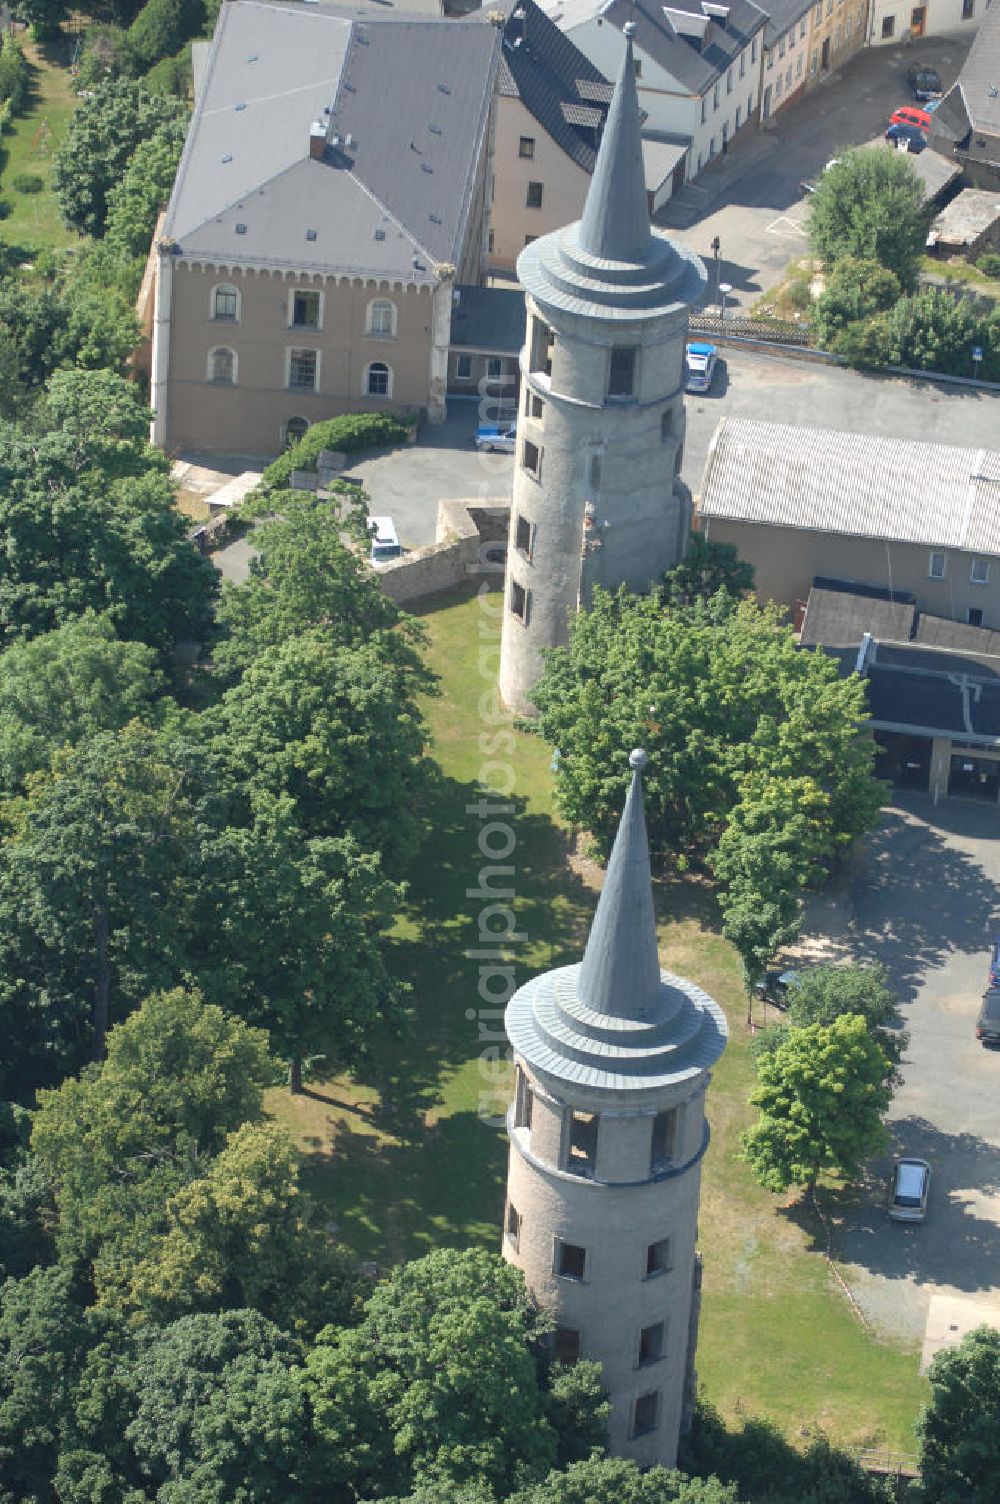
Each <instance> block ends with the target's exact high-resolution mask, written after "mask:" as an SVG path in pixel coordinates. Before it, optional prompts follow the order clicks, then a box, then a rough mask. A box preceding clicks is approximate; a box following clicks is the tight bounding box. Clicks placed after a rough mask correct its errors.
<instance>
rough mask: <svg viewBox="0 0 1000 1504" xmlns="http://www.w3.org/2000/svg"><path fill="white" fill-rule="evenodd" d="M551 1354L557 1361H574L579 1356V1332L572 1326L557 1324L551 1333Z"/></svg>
mask: <svg viewBox="0 0 1000 1504" xmlns="http://www.w3.org/2000/svg"><path fill="white" fill-rule="evenodd" d="M552 1356H553V1358H554V1359H555V1361H556V1362H557V1363H576V1362H578V1360H579V1357H580V1333H579V1332H578V1331H577V1330H576V1328H575V1327H572V1326H557V1327H556V1329H555V1331H554V1332H553V1334H552Z"/></svg>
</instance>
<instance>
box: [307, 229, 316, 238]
mask: <svg viewBox="0 0 1000 1504" xmlns="http://www.w3.org/2000/svg"><path fill="white" fill-rule="evenodd" d="M306 239H307V240H315V239H316V231H315V230H307V231H306Z"/></svg>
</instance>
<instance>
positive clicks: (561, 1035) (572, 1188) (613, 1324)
mask: <svg viewBox="0 0 1000 1504" xmlns="http://www.w3.org/2000/svg"><path fill="white" fill-rule="evenodd" d="M645 761H646V758H645V754H644V753H643V752H638V751H637V752H633V753H632V755H631V757H630V759H629V762H630V766H631V768H632V779H631V786H630V788H629V791H628V795H627V797H626V800H625V808H624V811H623V814H622V818H621V824H620V826H619V829H618V835H617V837H616V839H615V845H614V850H613V851H612V853H611V860H610V862H609V863H608V870H607V875H606V877H605V879H604V887H603V889H602V892H601V897H600V900H599V902H598V905H597V913H596V914H595V916H594V922H593V926H592V928H591V931H590V937H589V939H588V941H587V947H586V950H585V952H584V957H583V961H582V962H581V963H580V964H579V965H575V966H563V967H560V968H558V969H557V970H555V971H548V972H544V973H542V974H541V975H540V976H536V977H533V978H531V980H530V981H528V982H527V983H525V985H524V986H523V987H520V988H519V989H518V990H517V992H515V993H514V995H513V997H512V998H511V1000H510V1002H509V1004H508V1006H507V1013H506V1020H505V1022H506V1028H507V1034H508V1037H509V1039H510V1042H511V1045H512V1046H513V1050H514V1060H515V1064H516V1091H515V1097H514V1103H513V1106H512V1107H511V1110H510V1115H509V1118H508V1128H509V1134H510V1161H509V1170H508V1178H507V1205H506V1213H505V1221H504V1236H503V1253H504V1257H505V1258H506V1259H507V1260H508V1261H509V1262H510V1263H512V1264H514V1265H516V1267H517V1268H519V1269H521V1270H522V1271H523V1272H524V1276H525V1279H526V1280H527V1283H528V1287H529V1289H530V1290H531V1292H532V1294H533V1295H534V1296H535V1298H536V1300H537V1301H538V1302H539V1304H540V1305H541V1306H543V1307H544V1308H545V1309H546V1310H548V1311H551V1312H552V1314H553V1316H554V1318H555V1323H556V1330H555V1333H554V1339H553V1348H554V1356H555V1357H556V1358H557V1359H562V1360H564V1361H570V1362H572V1361H574V1360H575V1359H576V1358H580V1357H582V1358H587V1359H590V1360H591V1361H594V1362H597V1363H600V1364H601V1366H602V1370H603V1373H602V1377H603V1382H604V1386H605V1388H606V1389H607V1391H608V1395H609V1397H610V1400H611V1419H610V1423H609V1427H608V1433H609V1442H610V1446H611V1450H612V1452H613V1453H615V1454H616V1455H618V1456H623V1457H631V1458H633V1459H634V1460H635V1461H636V1462H638V1463H639V1464H640V1465H641V1466H643V1467H646V1466H650V1465H652V1464H654V1463H664V1464H666V1465H667V1466H672V1465H673V1464H674V1462H675V1460H676V1456H677V1442H678V1437H679V1434H680V1432H681V1429H682V1427H683V1426H684V1423H685V1421H686V1420H687V1419H689V1418H690V1411H691V1405H692V1402H693V1398H694V1356H695V1346H696V1341H697V1328H698V1307H699V1290H700V1265H699V1260H698V1257H697V1253H696V1246H695V1244H696V1238H697V1232H698V1199H699V1193H700V1182H701V1161H702V1158H703V1156H704V1154H705V1151H706V1149H707V1148H708V1141H709V1133H708V1125H707V1123H706V1121H705V1093H706V1089H707V1087H708V1083H709V1079H710V1072H711V1069H712V1067H713V1066H714V1065H715V1063H716V1061H717V1060H718V1058H719V1056H720V1055H721V1054H722V1051H723V1049H724V1047H725V1043H726V1036H727V1026H726V1019H725V1015H724V1014H723V1012H722V1009H721V1008H720V1007H719V1006H718V1004H717V1003H715V1002H714V1001H713V1000H712V999H711V998H710V997H708V996H707V995H706V994H705V993H704V992H703V991H702V990H701V989H700V988H699V987H696V986H695V985H694V983H692V982H689V981H687V980H685V979H684V978H683V977H679V976H674V975H671V974H670V973H669V972H666V971H661V970H660V960H659V952H658V946H657V937H656V916H655V912H654V908H653V892H652V882H651V877H650V867H649V847H648V842H647V837H646V822H645V815H644V812H643V800H642V785H641V775H642V768H643V766H644V764H645Z"/></svg>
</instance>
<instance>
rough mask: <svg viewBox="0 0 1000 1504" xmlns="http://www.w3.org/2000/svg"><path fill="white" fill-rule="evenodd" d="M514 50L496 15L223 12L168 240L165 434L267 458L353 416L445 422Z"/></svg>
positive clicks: (163, 329) (160, 409)
mask: <svg viewBox="0 0 1000 1504" xmlns="http://www.w3.org/2000/svg"><path fill="white" fill-rule="evenodd" d="M499 50H500V38H499V33H498V30H497V28H496V27H493V26H480V25H466V24H451V23H446V22H443V21H425V20H417V19H413V18H410V19H402V18H400V19H389V20H385V21H380V20H370V19H369V18H368V16H367V14H366V15H365V16H364V18H363V19H356V18H351V17H348V16H345V15H344V14H342V13H339V12H337V11H335V10H328V9H326V8H325V7H324V6H322V5H316V6H310V7H308V8H306V7H304V6H295V5H280V4H271V3H262V0H230V3H229V4H227V5H225V6H223V8H222V10H221V12H220V16H219V22H218V26H217V28H216V33H215V37H214V39H213V43H212V48H211V51H210V53H209V56H208V60H207V63H206V66H205V69H204V76H203V78H202V80H201V85H200V89H199V95H198V99H197V103H196V108H195V113H194V116H193V118H192V122H191V126H190V129H189V132H188V139H187V142H186V144H185V148H184V153H183V155H182V158H181V163H180V166H179V168H178V173H177V179H176V181H175V184H174V190H173V193H172V195H171V199H170V204H169V206H168V208H167V213H166V219H165V222H164V225H163V230H162V233H161V236H160V239H159V242H158V246H157V272H156V293H155V305H154V316H153V351H152V376H151V398H152V406H153V409H154V413H155V419H154V427H153V438H154V442H155V443H157V444H159V445H160V446H161V447H163V448H165V449H169V450H177V449H180V448H188V449H193V450H203V451H208V452H212V451H214V452H230V453H243V454H249V453H252V454H269V453H274V452H275V451H276V450H278V449H280V448H281V446H282V444H283V443H285V442H287V440H288V439H289V438H293V437H295V436H296V435H297V434H300V433H301V432H302V431H303V430H304V429H305V428H306V427H308V426H309V425H310V424H311V423H313V422H315V421H317V420H318V419H320V418H327V417H331V416H333V415H334V414H336V413H343V412H354V411H358V410H372V409H378V410H388V411H391V412H397V413H400V414H404V413H413V414H415V413H419V412H425V413H426V414H427V416H428V417H429V418H430V419H431V420H432V421H433V420H437V419H441V418H443V417H444V414H445V398H446V389H447V379H448V350H449V341H450V330H451V309H452V294H453V290H454V286H455V284H456V282H458V283H476V282H478V281H479V279H480V276H481V273H482V269H483V265H484V261H485V256H486V246H487V235H488V228H489V226H488V219H489V184H490V158H491V153H492V139H493V112H492V99H493V86H494V78H495V73H496V67H497V63H498V58H499ZM387 93H388V94H391V96H392V100H393V108H392V109H391V110H387V109H386V108H385V100H386V97H387Z"/></svg>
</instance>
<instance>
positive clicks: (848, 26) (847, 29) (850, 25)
mask: <svg viewBox="0 0 1000 1504" xmlns="http://www.w3.org/2000/svg"><path fill="white" fill-rule="evenodd" d="M853 30H854V17H853V16H848V18H847V20H846V21H845V22H844V36H845V37H846V38H847V40H848V41H850V39H851V33H852V32H853Z"/></svg>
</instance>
